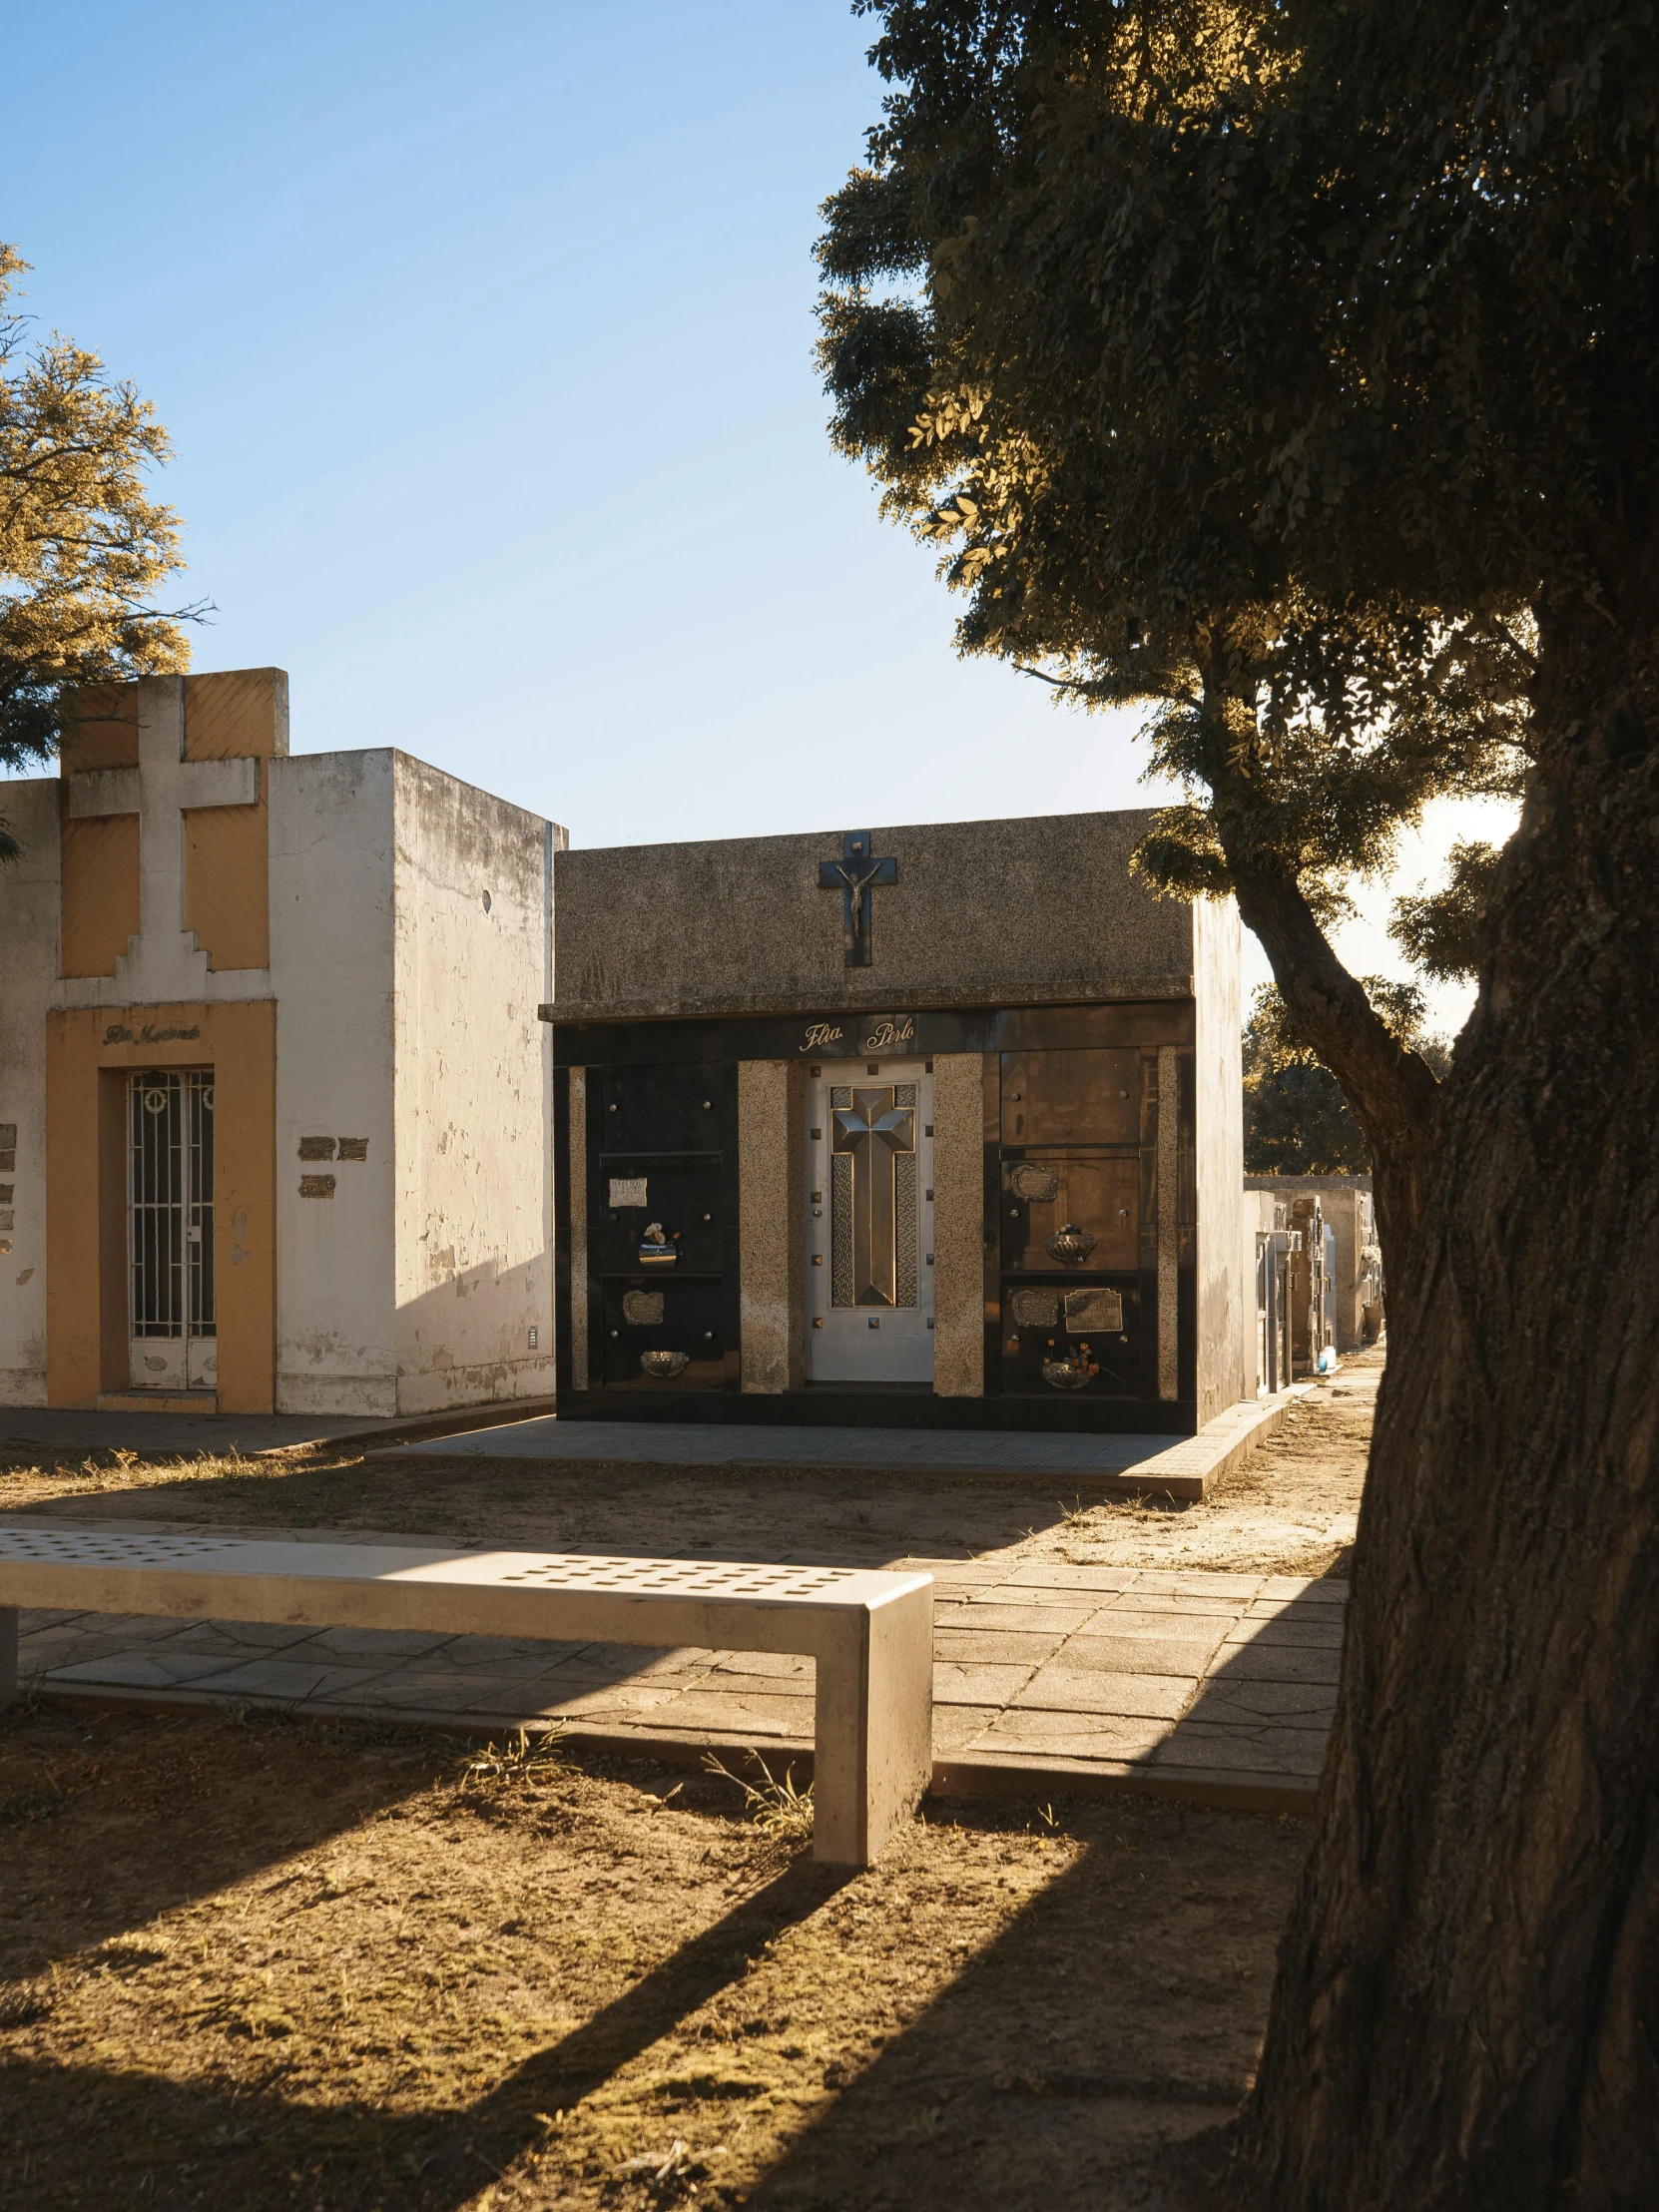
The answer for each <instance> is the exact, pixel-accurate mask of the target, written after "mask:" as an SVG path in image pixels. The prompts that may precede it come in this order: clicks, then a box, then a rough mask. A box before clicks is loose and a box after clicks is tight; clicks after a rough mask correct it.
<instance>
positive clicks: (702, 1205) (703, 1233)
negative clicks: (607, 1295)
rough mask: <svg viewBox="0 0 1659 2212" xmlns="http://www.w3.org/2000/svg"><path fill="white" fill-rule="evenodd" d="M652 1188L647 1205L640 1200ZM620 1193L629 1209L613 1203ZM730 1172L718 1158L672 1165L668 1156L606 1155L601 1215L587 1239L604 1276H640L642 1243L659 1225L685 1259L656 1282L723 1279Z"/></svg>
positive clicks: (682, 1158)
mask: <svg viewBox="0 0 1659 2212" xmlns="http://www.w3.org/2000/svg"><path fill="white" fill-rule="evenodd" d="M642 1183H643V1184H644V1186H645V1201H644V1203H643V1205H642V1204H641V1203H639V1201H638V1200H637V1199H636V1198H635V1196H634V1193H635V1192H636V1191H637V1189H638V1187H639V1185H640V1184H642ZM619 1191H620V1192H621V1193H623V1194H625V1197H624V1203H622V1204H620V1205H615V1206H613V1205H612V1204H611V1203H610V1201H611V1199H612V1198H613V1197H616V1196H617V1195H618V1193H619ZM725 1210H726V1167H725V1163H724V1161H723V1160H722V1159H721V1157H720V1155H719V1153H715V1154H713V1155H708V1156H705V1157H703V1158H701V1159H700V1158H697V1157H696V1156H691V1157H688V1156H687V1155H686V1154H684V1153H681V1154H680V1155H678V1156H677V1157H669V1158H665V1157H664V1156H663V1155H662V1154H661V1153H653V1152H647V1153H637V1152H604V1153H601V1155H600V1159H599V1211H598V1214H597V1216H596V1217H595V1216H590V1218H589V1222H588V1237H589V1242H590V1244H591V1245H592V1246H593V1247H594V1248H595V1249H596V1251H597V1255H598V1261H599V1267H600V1270H601V1272H602V1273H603V1274H605V1275H633V1274H635V1273H636V1272H642V1273H643V1272H647V1271H645V1270H642V1269H641V1266H640V1258H639V1250H640V1240H641V1238H642V1236H643V1235H644V1233H645V1230H646V1228H647V1227H648V1226H649V1224H650V1223H652V1222H660V1223H661V1224H662V1228H663V1234H664V1237H665V1239H666V1241H667V1244H668V1246H669V1247H671V1248H672V1249H673V1250H674V1251H675V1252H676V1253H678V1255H679V1257H678V1259H676V1260H675V1261H673V1262H672V1263H671V1264H670V1265H669V1266H666V1267H657V1268H653V1269H651V1270H650V1271H649V1272H650V1273H651V1274H653V1275H659V1274H660V1275H663V1276H665V1277H666V1276H668V1275H670V1274H675V1275H719V1274H720V1273H721V1272H722V1270H723V1267H724V1264H725V1255H726V1222H725V1219H724V1215H725Z"/></svg>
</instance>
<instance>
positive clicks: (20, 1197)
mask: <svg viewBox="0 0 1659 2212" xmlns="http://www.w3.org/2000/svg"><path fill="white" fill-rule="evenodd" d="M58 792H59V785H58V779H57V778H56V777H55V776H54V777H49V778H38V779H36V778H31V779H29V780H28V781H19V782H17V783H10V784H0V816H3V817H4V818H5V820H6V821H7V823H8V824H9V825H10V827H11V831H12V834H13V836H15V837H16V838H17V840H18V842H19V843H20V844H21V845H22V847H23V850H22V852H21V853H20V854H19V856H18V857H17V858H16V859H15V860H12V861H10V862H7V863H0V946H3V947H4V951H3V954H0V1124H4V1123H8V1122H15V1123H16V1124H17V1164H16V1167H15V1168H14V1169H12V1170H10V1171H6V1170H0V1192H3V1190H4V1188H5V1186H7V1185H10V1187H11V1196H10V1197H9V1198H6V1197H4V1196H0V1405H44V1404H45V1403H46V1007H47V1003H48V1000H49V998H50V995H51V991H52V985H53V982H54V981H55V979H56V977H57V972H58V912H59V890H58V879H59V858H58ZM8 1215H9V1216H10V1217H11V1222H10V1226H9V1227H8V1226H7V1224H6V1217H7V1216H8ZM7 1246H9V1247H10V1249H9V1250H6V1249H3V1248H5V1247H7Z"/></svg>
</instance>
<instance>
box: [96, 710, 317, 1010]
mask: <svg viewBox="0 0 1659 2212" xmlns="http://www.w3.org/2000/svg"><path fill="white" fill-rule="evenodd" d="M277 676H278V672H277V671H276V670H248V671H240V670H239V671H237V672H235V673H234V674H233V675H230V676H227V677H209V678H197V679H193V680H190V681H188V682H187V680H186V679H185V678H182V677H161V678H150V679H148V680H146V681H145V682H143V683H140V684H132V685H119V686H110V687H106V688H102V689H100V691H98V692H96V693H93V694H90V695H88V696H87V699H86V709H87V711H86V712H85V713H84V715H83V717H82V719H81V720H80V721H79V722H78V723H77V724H76V726H75V727H74V728H73V729H72V731H71V732H70V733H69V735H68V737H67V738H66V743H65V763H64V765H65V768H66V770H67V771H68V773H67V775H66V778H65V781H66V784H67V799H68V805H67V809H66V813H67V817H68V821H67V824H66V830H67V832H68V834H67V838H66V848H65V849H66V859H67V860H68V863H69V865H70V867H71V868H72V869H73V868H74V867H75V865H76V862H77V860H79V862H80V864H81V866H82V867H83V868H84V869H86V870H88V871H96V870H99V869H103V868H113V869H115V870H116V871H117V872H119V873H120V874H121V875H123V876H124V878H125V879H126V880H127V881H128V882H131V880H132V874H133V868H132V862H133V858H134V854H133V846H132V842H131V838H130V832H129V835H128V836H127V837H123V836H122V835H121V834H120V833H119V831H118V828H117V826H118V825H119V824H120V823H121V822H122V821H123V820H125V821H126V822H128V823H129V824H130V825H131V826H132V828H133V829H136V830H137V840H136V841H137V854H136V858H137V868H136V878H137V881H136V889H137V893H138V895H137V900H136V906H137V911H136V912H133V911H132V910H131V909H129V911H128V912H127V914H126V916H125V917H124V918H125V919H126V920H127V922H128V924H129V926H128V930H127V933H126V944H125V949H124V950H119V951H117V950H114V948H113V947H107V948H106V954H105V956H106V958H107V959H108V960H109V965H108V966H107V967H104V969H103V972H105V973H113V975H114V978H115V984H116V995H117V996H118V997H119V998H122V999H132V1000H151V1001H164V1000H178V999H200V998H207V997H213V996H218V995H222V994H223V992H224V990H225V989H226V988H227V986H228V984H229V982H230V976H231V975H232V974H233V973H242V974H247V972H248V971H250V970H255V971H261V970H264V969H265V967H266V966H267V964H268V962H269V959H270V948H269V931H268V929H267V927H266V926H265V903H266V900H265V875H266V817H267V812H268V800H269V792H268V790H267V788H266V787H267V780H268V776H269V769H270V761H271V759H272V758H273V757H279V756H281V755H283V754H285V753H286V751H287V715H286V704H287V703H286V687H285V685H284V684H279V683H277V681H276V679H277ZM251 708H252V709H253V710H254V711H253V712H251V711H250V710H251ZM254 733H257V736H255V735H254ZM251 736H253V742H255V743H258V744H260V746H261V751H260V752H259V753H257V754H256V753H251V752H250V751H249V750H248V748H249V745H250V741H251ZM135 754H136V760H135V758H134V756H135ZM82 764H85V765H82ZM103 764H108V765H103ZM135 818H136V819H135ZM81 825H86V826H87V830H86V832H84V833H83V832H81V831H80V826H81ZM100 830H101V831H102V834H100V833H99V832H100ZM78 835H79V836H80V840H81V841H80V842H79V844H78V843H77V836H78ZM251 879H254V880H253V881H251ZM256 882H257V888H256V887H255V885H256ZM250 889H255V896H254V897H253V898H252V899H250V897H249V896H248V893H249V891H250ZM129 895H130V894H129ZM112 954H113V956H112ZM98 964H99V965H100V966H102V965H103V963H102V962H100V963H98ZM77 969H79V971H80V972H86V969H85V966H84V965H83V964H81V963H71V964H70V965H69V966H68V968H67V972H70V973H74V972H77ZM231 987H233V988H236V986H231ZM237 995H243V992H242V990H241V989H238V990H237Z"/></svg>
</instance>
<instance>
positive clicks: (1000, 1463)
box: [376, 1384, 1307, 1585]
mask: <svg viewBox="0 0 1659 2212" xmlns="http://www.w3.org/2000/svg"><path fill="white" fill-rule="evenodd" d="M1306 1389H1307V1385H1306V1384H1298V1385H1296V1386H1295V1387H1294V1388H1292V1389H1289V1390H1282V1391H1281V1392H1280V1393H1279V1394H1278V1395H1277V1396H1276V1397H1271V1398H1257V1399H1254V1400H1252V1401H1250V1402H1249V1403H1245V1404H1239V1405H1234V1406H1231V1407H1229V1409H1228V1410H1227V1411H1226V1412H1225V1413H1222V1414H1220V1415H1219V1416H1218V1417H1217V1418H1216V1419H1215V1420H1213V1421H1210V1422H1207V1423H1206V1425H1205V1426H1204V1427H1203V1428H1201V1429H1200V1430H1199V1431H1198V1433H1197V1434H1196V1435H1193V1436H1178V1437H1170V1436H1146V1435H1131V1434H1125V1435H1068V1434H1054V1435H1036V1434H1033V1433H1032V1432H1031V1431H1030V1430H1028V1429H1011V1428H1009V1429H997V1428H989V1429H987V1428H973V1429H968V1428H830V1427H824V1426H818V1425H811V1424H806V1423H802V1424H796V1423H789V1422H783V1421H655V1420H642V1421H633V1420H590V1419H586V1418H583V1419H578V1420H571V1419H560V1418H559V1416H558V1415H557V1414H543V1415H541V1416H539V1417H537V1418H534V1419H523V1418H514V1419H510V1420H501V1419H500V1418H499V1417H497V1419H496V1421H495V1423H494V1425H491V1426H487V1427H482V1426H480V1427H473V1428H471V1429H469V1430H468V1431H467V1433H465V1434H454V1433H448V1434H444V1435H441V1436H439V1435H434V1436H432V1437H430V1438H428V1439H426V1440H422V1441H416V1442H413V1443H398V1444H395V1445H385V1446H379V1447H376V1448H379V1449H395V1450H397V1451H398V1452H399V1453H400V1454H406V1455H410V1456H416V1457H418V1456H421V1455H433V1456H438V1457H443V1458H461V1459H467V1458H485V1459H512V1460H519V1459H531V1460H542V1461H544V1462H551V1463H560V1464H566V1465H569V1464H584V1463H595V1464H601V1465H606V1466H614V1465H619V1464H620V1465H631V1466H692V1467H709V1468H721V1467H725V1468H738V1467H747V1468H752V1467H758V1466H760V1467H779V1468H784V1469H788V1468H791V1467H799V1468H809V1467H825V1466H831V1467H834V1468H836V1469H837V1470H838V1471H840V1472H846V1471H848V1470H855V1469H866V1468H867V1469H868V1470H869V1471H870V1472H872V1473H875V1472H878V1473H882V1474H904V1473H911V1474H922V1475H927V1474H935V1475H970V1476H971V1475H980V1476H986V1477H989V1478H993V1479H996V1480H1001V1481H1043V1482H1056V1481H1057V1482H1061V1483H1068V1482H1070V1483H1079V1484H1081V1483H1087V1484H1088V1485H1090V1487H1091V1488H1096V1489H1098V1488H1105V1489H1107V1490H1118V1491H1158V1492H1162V1493H1164V1494H1166V1495H1168V1496H1170V1497H1175V1498H1187V1499H1192V1498H1202V1497H1204V1496H1205V1495H1207V1493H1208V1491H1209V1490H1210V1488H1211V1486H1212V1485H1213V1484H1214V1483H1215V1482H1217V1481H1219V1480H1220V1478H1221V1477H1222V1475H1223V1474H1225V1473H1226V1472H1228V1470H1229V1469H1231V1468H1232V1467H1234V1466H1236V1465H1237V1464H1238V1463H1239V1462H1240V1460H1241V1459H1243V1458H1245V1457H1246V1456H1247V1455H1248V1454H1249V1453H1250V1452H1252V1451H1254V1450H1255V1449H1256V1448H1257V1446H1258V1445H1259V1444H1261V1443H1262V1442H1263V1441H1265V1439H1266V1438H1267V1437H1268V1436H1270V1435H1271V1434H1272V1433H1273V1431H1274V1430H1275V1429H1276V1428H1277V1427H1278V1426H1279V1424H1280V1422H1281V1421H1282V1420H1283V1419H1284V1417H1285V1414H1286V1413H1287V1412H1288V1411H1289V1410H1290V1408H1291V1406H1292V1405H1293V1404H1294V1403H1295V1402H1296V1400H1297V1398H1298V1397H1300V1396H1302V1395H1304V1394H1305V1392H1306ZM1211 1579H1212V1580H1213V1579H1215V1578H1214V1577H1212V1578H1211ZM1256 1581H1257V1584H1258V1585H1259V1584H1260V1581H1261V1577H1260V1576H1258V1577H1256Z"/></svg>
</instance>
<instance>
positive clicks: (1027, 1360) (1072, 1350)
mask: <svg viewBox="0 0 1659 2212" xmlns="http://www.w3.org/2000/svg"><path fill="white" fill-rule="evenodd" d="M1091 1290H1092V1291H1093V1292H1094V1293H1095V1296H1094V1298H1093V1299H1092V1300H1090V1301H1089V1305H1090V1307H1091V1308H1092V1309H1093V1311H1094V1312H1095V1313H1096V1314H1105V1315H1110V1314H1111V1313H1112V1312H1113V1301H1114V1299H1115V1300H1116V1302H1117V1304H1118V1305H1119V1306H1120V1307H1121V1313H1120V1314H1119V1317H1118V1318H1119V1319H1120V1320H1121V1323H1122V1326H1121V1328H1118V1329H1116V1330H1089V1331H1087V1332H1085V1331H1083V1330H1081V1329H1078V1330H1068V1329H1067V1327H1066V1301H1067V1299H1068V1298H1070V1299H1072V1300H1073V1301H1074V1304H1075V1305H1079V1306H1080V1305H1081V1304H1082V1301H1081V1299H1080V1297H1079V1294H1080V1293H1084V1294H1086V1293H1087V1292H1089V1291H1091ZM1102 1293H1106V1294H1108V1295H1106V1296H1102V1295H1101V1294H1102ZM1049 1299H1052V1301H1053V1307H1052V1309H1050V1307H1049V1305H1048V1300H1049ZM1050 1310H1052V1311H1054V1313H1055V1320H1054V1322H1053V1323H1052V1324H1050V1323H1049V1321H1048V1313H1049V1311H1050ZM1002 1313H1003V1327H1002V1340H1001V1374H1002V1390H1003V1394H1004V1396H1009V1395H1020V1396H1027V1397H1031V1396H1040V1397H1045V1398H1064V1399H1067V1400H1068V1401H1075V1400H1077V1399H1089V1398H1102V1397H1117V1398H1125V1397H1138V1396H1139V1395H1140V1394H1141V1391H1142V1386H1143V1385H1142V1382H1141V1341H1140V1340H1141V1289H1140V1280H1139V1278H1138V1277H1136V1276H1124V1275H1119V1276H1115V1277H1114V1278H1113V1279H1112V1281H1111V1282H1110V1283H1109V1284H1108V1283H1105V1282H1103V1281H1102V1279H1101V1278H1100V1277H1099V1276H1098V1275H1097V1276H1096V1277H1095V1278H1094V1279H1093V1281H1092V1282H1085V1283H1082V1284H1079V1283H1078V1282H1077V1281H1076V1280H1075V1279H1074V1278H1073V1277H1071V1276H1068V1277H1067V1278H1066V1280H1065V1281H1064V1282H1058V1281H1055V1280H1053V1279H1052V1278H1051V1279H1050V1280H1049V1281H1048V1282H1047V1283H1043V1284H1034V1283H1032V1282H1030V1281H1029V1279H1024V1280H1012V1279H1010V1280H1008V1281H1006V1282H1004V1284H1003V1286H1002ZM1077 1318H1079V1319H1081V1318H1084V1317H1083V1316H1082V1315H1081V1314H1079V1315H1078V1316H1077ZM1045 1366H1046V1367H1048V1368H1049V1370H1050V1372H1051V1374H1052V1375H1053V1376H1055V1377H1056V1380H1054V1381H1050V1380H1049V1378H1048V1377H1045V1375H1044V1374H1043V1369H1044V1367H1045ZM1091 1371H1092V1372H1091Z"/></svg>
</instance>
